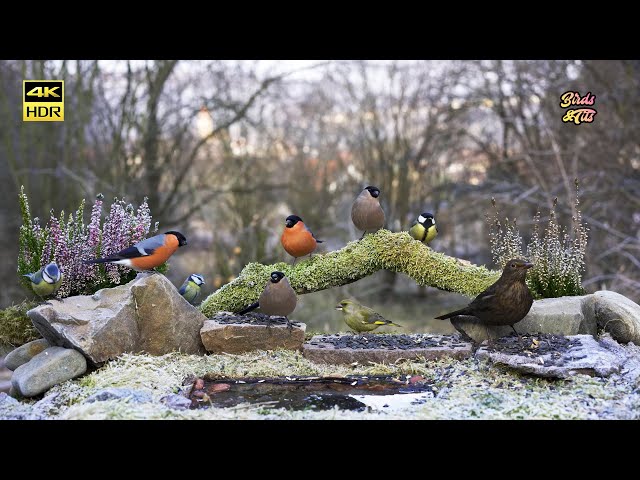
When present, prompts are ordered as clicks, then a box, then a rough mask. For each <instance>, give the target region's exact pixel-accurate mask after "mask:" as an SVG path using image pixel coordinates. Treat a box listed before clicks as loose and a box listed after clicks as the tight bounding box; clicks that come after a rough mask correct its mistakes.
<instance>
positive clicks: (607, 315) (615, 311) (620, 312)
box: [592, 290, 640, 345]
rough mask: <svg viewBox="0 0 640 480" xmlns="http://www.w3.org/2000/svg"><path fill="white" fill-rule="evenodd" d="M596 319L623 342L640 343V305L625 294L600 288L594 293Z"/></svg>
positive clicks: (601, 326) (600, 325) (599, 324)
mask: <svg viewBox="0 0 640 480" xmlns="http://www.w3.org/2000/svg"><path fill="white" fill-rule="evenodd" d="M592 298H593V304H594V310H595V316H596V321H597V323H598V326H599V327H600V328H603V329H604V330H605V331H607V332H609V333H610V334H611V336H612V337H613V338H614V339H615V340H617V341H618V342H621V343H628V342H633V343H635V344H636V345H640V305H638V304H637V303H635V302H633V301H631V300H630V299H628V298H627V297H625V296H624V295H620V294H619V293H616V292H610V291H607V290H600V291H597V292H595V293H594V294H593V295H592Z"/></svg>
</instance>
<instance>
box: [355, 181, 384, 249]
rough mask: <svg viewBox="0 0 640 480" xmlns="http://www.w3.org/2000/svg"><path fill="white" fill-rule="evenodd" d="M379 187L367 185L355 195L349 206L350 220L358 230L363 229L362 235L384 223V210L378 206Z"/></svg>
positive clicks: (380, 226) (379, 227)
mask: <svg viewBox="0 0 640 480" xmlns="http://www.w3.org/2000/svg"><path fill="white" fill-rule="evenodd" d="M379 196H380V189H379V188H378V187H373V186H371V185H369V186H368V187H365V189H364V190H362V192H360V195H358V196H357V197H356V199H355V200H354V202H353V205H352V206H351V220H352V221H353V224H354V225H355V226H356V228H357V229H358V230H363V232H362V237H360V239H361V240H362V238H363V237H364V235H365V233H367V232H368V231H376V230H379V229H381V228H382V227H383V225H384V211H383V210H382V207H381V206H380V200H379V199H378V197H379Z"/></svg>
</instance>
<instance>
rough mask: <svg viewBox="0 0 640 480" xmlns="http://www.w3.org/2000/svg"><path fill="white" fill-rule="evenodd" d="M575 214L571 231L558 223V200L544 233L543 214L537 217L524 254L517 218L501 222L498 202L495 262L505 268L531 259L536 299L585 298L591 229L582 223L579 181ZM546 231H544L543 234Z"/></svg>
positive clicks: (493, 221) (493, 244)
mask: <svg viewBox="0 0 640 480" xmlns="http://www.w3.org/2000/svg"><path fill="white" fill-rule="evenodd" d="M575 189H576V190H575V191H576V194H575V200H574V209H573V210H574V212H575V214H574V215H573V216H572V217H571V230H570V231H569V230H568V229H567V228H566V227H565V226H561V225H560V224H559V223H558V219H557V215H556V207H557V204H558V199H557V198H555V199H554V201H553V205H552V207H551V209H550V210H549V220H548V223H547V225H546V226H545V227H544V230H542V228H543V226H542V225H541V214H540V211H538V212H536V214H535V216H534V217H533V233H532V235H531V239H530V241H529V243H528V244H527V245H526V254H525V252H524V251H523V239H522V236H521V235H520V231H519V229H518V225H517V222H516V220H515V219H513V220H509V219H508V218H505V219H504V221H501V220H500V214H499V212H498V209H497V207H496V201H495V199H493V198H492V199H491V203H492V205H493V208H494V211H493V215H491V216H488V221H489V222H490V233H489V237H490V245H491V253H492V255H493V260H494V262H495V263H496V264H497V265H498V266H499V267H500V268H503V267H504V266H505V264H506V263H507V262H508V261H509V260H510V259H512V258H517V257H520V258H527V259H528V260H529V261H531V262H533V264H534V267H533V268H532V269H531V270H530V271H529V273H528V275H527V285H529V289H530V290H531V293H532V294H533V295H534V297H536V298H548V297H562V296H565V295H583V294H584V289H583V288H582V274H583V273H584V270H585V254H586V249H587V236H588V235H587V232H588V230H589V229H588V227H587V226H586V224H584V223H583V222H582V214H581V213H580V209H579V205H580V198H579V183H578V180H577V179H576V180H575ZM541 230H542V231H541Z"/></svg>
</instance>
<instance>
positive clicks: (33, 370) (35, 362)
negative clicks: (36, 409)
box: [11, 347, 87, 397]
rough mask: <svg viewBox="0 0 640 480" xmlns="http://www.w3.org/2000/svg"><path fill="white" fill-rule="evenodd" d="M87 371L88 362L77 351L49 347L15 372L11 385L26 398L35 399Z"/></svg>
mask: <svg viewBox="0 0 640 480" xmlns="http://www.w3.org/2000/svg"><path fill="white" fill-rule="evenodd" d="M86 371H87V361H86V360H85V358H84V356H83V355H82V354H81V353H80V352H77V351H76V350H72V349H67V348H62V347H49V348H47V349H46V350H45V351H43V352H41V353H39V354H38V355H36V356H35V357H33V358H32V359H31V360H30V361H29V362H27V363H25V364H23V365H20V366H19V367H18V368H16V370H15V372H13V377H12V378H11V385H12V387H13V388H15V389H16V390H17V392H18V393H19V394H20V395H22V396H24V397H33V396H35V395H39V394H40V393H42V392H44V391H46V390H48V389H50V388H51V387H53V386H54V385H57V384H59V383H62V382H65V381H67V380H71V379H72V378H75V377H77V376H79V375H82V374H83V373H84V372H86Z"/></svg>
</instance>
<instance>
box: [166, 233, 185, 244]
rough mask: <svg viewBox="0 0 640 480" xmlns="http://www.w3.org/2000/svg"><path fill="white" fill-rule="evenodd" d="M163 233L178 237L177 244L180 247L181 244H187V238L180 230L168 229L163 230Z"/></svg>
mask: <svg viewBox="0 0 640 480" xmlns="http://www.w3.org/2000/svg"><path fill="white" fill-rule="evenodd" d="M164 234H165V235H169V234H171V235H175V236H176V238H177V239H178V246H179V247H182V246H183V245H186V244H187V239H186V238H185V237H184V235H183V234H181V233H180V232H176V231H175V230H169V231H168V232H164Z"/></svg>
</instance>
